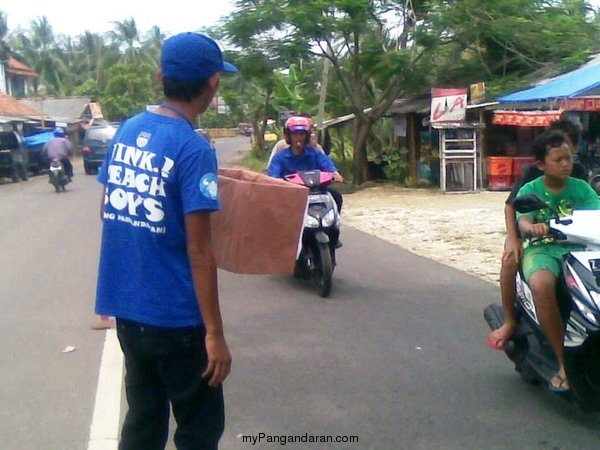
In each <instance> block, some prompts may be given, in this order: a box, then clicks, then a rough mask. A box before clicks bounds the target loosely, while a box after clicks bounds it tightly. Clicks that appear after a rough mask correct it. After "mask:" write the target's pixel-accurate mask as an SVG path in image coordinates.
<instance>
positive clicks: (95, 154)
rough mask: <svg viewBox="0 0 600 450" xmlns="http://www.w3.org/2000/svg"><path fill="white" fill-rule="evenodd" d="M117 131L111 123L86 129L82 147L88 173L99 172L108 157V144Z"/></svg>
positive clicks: (86, 172)
mask: <svg viewBox="0 0 600 450" xmlns="http://www.w3.org/2000/svg"><path fill="white" fill-rule="evenodd" d="M116 131H117V129H116V128H115V127H113V126H111V125H102V126H93V127H91V128H88V129H87V130H85V133H84V135H83V139H82V141H81V147H80V148H81V154H82V155H83V170H85V174H86V175H92V174H94V173H97V172H98V168H99V167H100V166H101V165H102V163H103V162H104V160H105V159H106V153H107V151H108V146H109V144H110V141H111V140H112V138H113V136H114V135H115V133H116Z"/></svg>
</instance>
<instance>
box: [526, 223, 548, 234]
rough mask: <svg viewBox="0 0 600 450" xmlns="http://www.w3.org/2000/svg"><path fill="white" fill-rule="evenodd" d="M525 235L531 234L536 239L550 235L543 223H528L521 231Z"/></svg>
mask: <svg viewBox="0 0 600 450" xmlns="http://www.w3.org/2000/svg"><path fill="white" fill-rule="evenodd" d="M523 231H524V232H525V234H531V235H532V236H536V237H544V236H547V235H548V233H550V228H549V227H548V225H547V224H545V223H530V224H527V225H526V226H525V228H524V229H523Z"/></svg>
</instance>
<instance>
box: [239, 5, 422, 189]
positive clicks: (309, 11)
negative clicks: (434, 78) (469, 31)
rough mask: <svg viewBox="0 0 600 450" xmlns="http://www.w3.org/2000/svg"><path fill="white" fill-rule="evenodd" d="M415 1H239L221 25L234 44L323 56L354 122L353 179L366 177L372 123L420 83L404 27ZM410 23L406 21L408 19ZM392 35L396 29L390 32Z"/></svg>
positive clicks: (287, 53) (412, 18)
mask: <svg viewBox="0 0 600 450" xmlns="http://www.w3.org/2000/svg"><path fill="white" fill-rule="evenodd" d="M413 3H416V2H411V1H409V2H394V1H388V0H331V1H328V2H322V1H319V0H311V1H301V0H290V1H288V2H276V1H271V0H266V1H262V2H255V1H253V0H240V1H238V2H237V7H238V9H237V11H236V13H235V14H233V15H232V16H230V18H229V20H228V24H227V29H228V30H229V33H228V34H229V36H230V38H231V40H232V41H233V42H234V43H236V44H237V45H241V46H246V45H251V46H253V47H261V48H263V49H265V50H266V51H270V52H272V54H273V55H274V54H279V55H283V57H284V58H285V57H286V56H287V57H288V58H289V57H293V56H294V55H296V56H297V55H302V54H303V55H310V54H313V55H315V56H319V57H321V58H327V59H328V60H329V61H330V62H331V65H332V68H333V73H334V74H335V75H336V77H337V78H338V80H339V81H340V83H341V85H342V88H343V90H344V93H345V97H346V98H347V100H348V102H349V104H350V108H351V111H352V112H353V113H354V114H355V116H356V119H355V122H354V129H353V144H354V180H353V181H354V182H355V183H357V184H360V183H362V182H364V181H366V180H367V179H368V177H369V173H368V159H367V151H366V147H365V143H366V140H367V137H368V135H369V132H370V129H371V126H372V124H373V123H374V122H375V121H376V120H377V119H378V118H379V117H381V116H382V115H383V114H384V113H385V112H386V111H387V109H388V108H389V106H390V105H391V104H392V102H393V101H394V100H395V99H396V98H397V96H398V95H399V94H400V93H401V92H403V91H409V90H410V86H412V85H414V84H416V83H418V80H417V79H418V77H419V74H420V72H419V71H418V70H416V69H417V68H418V64H419V60H420V58H421V55H422V53H421V52H418V49H417V47H416V45H415V44H414V40H413V39H411V37H412V34H411V33H412V31H411V30H410V29H409V27H410V26H411V25H412V24H413V23H414V22H415V20H416V18H415V14H416V12H415V8H414V6H413ZM407 18H409V19H407ZM393 30H400V31H401V33H400V34H396V35H394V33H392V31H393Z"/></svg>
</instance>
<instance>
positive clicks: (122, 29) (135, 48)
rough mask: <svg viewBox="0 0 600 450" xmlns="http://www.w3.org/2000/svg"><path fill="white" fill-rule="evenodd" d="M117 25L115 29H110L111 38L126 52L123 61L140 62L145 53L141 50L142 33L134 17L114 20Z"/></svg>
mask: <svg viewBox="0 0 600 450" xmlns="http://www.w3.org/2000/svg"><path fill="white" fill-rule="evenodd" d="M112 23H113V24H114V26H115V30H114V31H109V33H108V35H109V38H110V39H111V40H112V41H113V42H114V43H115V44H117V45H118V46H119V49H120V50H122V48H123V47H124V53H123V57H122V61H121V62H125V63H139V62H142V60H143V59H144V58H143V56H144V55H143V53H142V52H141V49H140V47H141V42H140V33H139V31H138V29H137V25H136V24H135V19H134V18H133V17H131V18H129V19H125V20H124V21H122V22H112Z"/></svg>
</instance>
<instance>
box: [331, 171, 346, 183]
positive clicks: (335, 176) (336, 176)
mask: <svg viewBox="0 0 600 450" xmlns="http://www.w3.org/2000/svg"><path fill="white" fill-rule="evenodd" d="M333 179H334V180H335V181H337V182H338V183H343V182H344V177H343V176H342V174H340V173H339V172H333Z"/></svg>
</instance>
